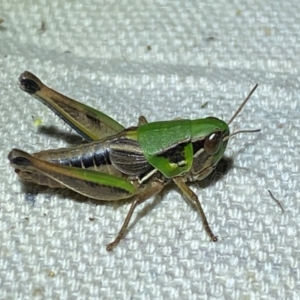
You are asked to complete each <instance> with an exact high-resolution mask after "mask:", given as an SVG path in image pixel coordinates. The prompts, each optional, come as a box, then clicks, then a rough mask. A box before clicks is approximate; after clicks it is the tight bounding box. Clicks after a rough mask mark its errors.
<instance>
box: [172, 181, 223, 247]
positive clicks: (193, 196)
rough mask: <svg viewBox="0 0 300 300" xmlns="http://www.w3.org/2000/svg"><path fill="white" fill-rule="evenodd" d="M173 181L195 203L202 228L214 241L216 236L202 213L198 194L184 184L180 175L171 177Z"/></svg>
mask: <svg viewBox="0 0 300 300" xmlns="http://www.w3.org/2000/svg"><path fill="white" fill-rule="evenodd" d="M173 181H174V182H175V183H176V185H177V186H178V187H179V188H180V190H181V191H182V192H183V194H184V195H185V196H186V197H187V198H188V199H189V200H190V201H192V202H194V203H195V205H196V207H197V209H198V211H199V213H200V216H201V219H202V223H203V226H204V229H205V231H206V233H207V234H208V235H209V237H210V238H211V240H212V241H213V242H216V241H217V240H218V238H217V237H216V236H215V235H214V234H213V232H212V230H211V229H210V227H209V225H208V222H207V219H206V216H205V214H204V211H203V209H202V206H201V203H200V201H199V199H198V196H197V195H196V194H195V193H194V192H193V191H192V190H191V189H190V188H189V187H188V186H187V185H186V183H185V181H184V180H183V178H181V177H175V178H173Z"/></svg>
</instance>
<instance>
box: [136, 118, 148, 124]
mask: <svg viewBox="0 0 300 300" xmlns="http://www.w3.org/2000/svg"><path fill="white" fill-rule="evenodd" d="M147 123H148V121H147V119H146V118H145V117H144V116H140V117H139V122H138V126H141V125H144V124H147Z"/></svg>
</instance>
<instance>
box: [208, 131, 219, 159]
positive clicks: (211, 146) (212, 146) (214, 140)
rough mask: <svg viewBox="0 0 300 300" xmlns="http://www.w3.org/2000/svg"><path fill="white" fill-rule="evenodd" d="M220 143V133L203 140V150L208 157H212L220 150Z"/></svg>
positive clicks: (217, 132)
mask: <svg viewBox="0 0 300 300" xmlns="http://www.w3.org/2000/svg"><path fill="white" fill-rule="evenodd" d="M221 143H222V132H221V131H216V132H214V133H212V134H210V135H209V136H207V137H206V138H205V141H204V150H205V151H206V152H207V154H209V155H214V154H215V153H217V152H218V151H219V149H220V146H221Z"/></svg>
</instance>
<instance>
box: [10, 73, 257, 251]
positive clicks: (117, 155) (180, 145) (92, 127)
mask: <svg viewBox="0 0 300 300" xmlns="http://www.w3.org/2000/svg"><path fill="white" fill-rule="evenodd" d="M19 85H20V88H21V89H22V90H23V91H25V92H27V93H28V94H30V95H31V96H33V97H35V98H37V99H38V100H39V101H41V102H42V103H44V104H45V105H47V106H48V107H49V108H50V109H51V110H52V111H54V113H55V114H57V115H58V116H59V117H60V118H61V119H62V120H64V121H65V122H66V123H67V124H68V125H70V126H71V127H72V128H73V129H74V130H75V131H76V132H77V133H78V134H79V135H81V136H82V137H83V138H84V139H85V140H86V141H87V142H88V143H84V144H81V145H78V146H74V147H70V148H64V149H55V150H45V151H41V152H37V153H33V154H28V153H27V152H24V151H22V150H19V149H12V150H11V152H10V153H9V155H8V159H9V161H10V164H11V166H12V167H13V168H14V169H15V172H16V173H17V174H18V175H19V176H20V178H21V180H23V181H28V182H33V183H36V184H39V185H46V186H49V187H52V188H69V189H71V190H73V191H75V192H77V193H79V194H82V195H84V196H86V197H90V198H93V199H97V200H107V201H118V200H121V199H127V198H133V201H132V204H131V206H130V209H129V212H128V213H127V216H126V218H125V220H124V222H123V225H122V227H121V229H120V231H119V233H118V235H117V236H116V238H115V239H114V241H113V242H111V243H110V244H108V245H107V247H106V249H107V250H108V251H111V250H112V249H113V248H114V247H115V246H116V245H117V244H118V243H119V242H120V240H121V239H122V237H123V236H124V234H125V232H126V229H127V227H128V224H129V222H130V219H131V217H132V214H133V212H134V210H135V208H136V207H137V206H138V205H139V204H141V203H142V202H144V201H145V200H147V199H149V198H150V197H152V196H154V195H156V194H158V193H159V192H161V191H162V189H163V188H164V187H165V186H166V185H167V184H169V183H171V182H174V183H175V184H176V185H177V186H178V188H179V189H180V190H181V191H182V193H183V194H184V195H185V196H186V197H187V198H188V199H189V200H190V201H191V203H194V205H195V206H196V208H197V210H198V212H199V214H200V216H201V219H202V223H203V226H204V229H205V231H206V232H207V234H208V236H209V237H210V238H211V240H212V241H214V242H216V241H217V236H215V235H214V234H213V232H212V230H211V229H210V227H209V224H208V221H207V219H206V216H205V214H204V211H203V209H202V206H201V204H200V202H199V199H198V197H197V195H196V194H195V193H194V192H193V191H192V190H191V189H190V188H189V186H188V185H187V183H188V182H195V181H198V180H202V179H204V178H205V177H207V176H208V175H209V174H210V173H211V172H212V171H213V170H214V169H215V167H216V165H217V163H218V162H219V160H220V159H221V158H222V157H223V155H224V152H225V149H226V146H227V143H228V140H229V138H230V137H232V136H233V135H235V134H238V133H241V132H257V131H259V130H242V131H237V132H234V133H232V134H230V133H229V124H230V123H231V122H232V121H233V120H234V119H235V117H236V116H237V115H238V114H239V112H240V111H241V110H242V108H243V106H244V105H245V104H246V102H247V101H248V99H249V98H250V96H251V95H252V93H253V92H254V90H255V89H256V87H257V86H258V85H257V84H256V85H255V86H254V88H253V89H252V90H251V92H250V93H249V95H248V96H247V97H246V99H245V100H244V101H243V103H242V104H241V106H240V107H239V109H238V110H237V112H236V113H235V114H234V115H233V117H232V118H231V119H230V121H229V122H228V124H227V123H226V122H224V121H222V120H220V119H217V118H214V117H207V118H204V119H196V120H188V119H176V120H172V121H160V122H153V123H148V122H147V120H146V118H145V117H143V116H141V117H140V118H139V121H138V124H137V126H133V127H129V128H124V127H123V126H122V125H120V124H119V123H118V122H117V121H115V120H113V119H112V118H110V117H109V116H107V115H105V114H104V113H102V112H100V111H98V110H96V109H94V108H92V107H89V106H87V105H85V104H82V103H80V102H78V101H75V100H73V99H70V98H68V97H66V96H64V95H62V94H60V93H58V92H56V91H54V90H52V89H51V88H49V87H47V86H46V85H44V84H43V83H42V81H41V80H40V79H38V78H37V77H36V76H35V75H33V74H32V73H30V72H27V71H26V72H24V73H23V74H21V75H20V77H19Z"/></svg>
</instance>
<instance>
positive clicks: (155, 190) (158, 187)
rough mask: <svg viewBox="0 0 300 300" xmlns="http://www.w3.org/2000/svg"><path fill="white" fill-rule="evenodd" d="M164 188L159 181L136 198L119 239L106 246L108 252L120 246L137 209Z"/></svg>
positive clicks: (118, 236)
mask: <svg viewBox="0 0 300 300" xmlns="http://www.w3.org/2000/svg"><path fill="white" fill-rule="evenodd" d="M163 187H164V185H163V184H162V183H160V182H158V181H157V182H152V183H151V185H150V187H148V188H146V189H145V190H144V191H143V192H141V193H140V194H138V195H136V196H135V198H134V200H133V202H132V204H131V206H130V209H129V212H128V213H127V216H126V218H125V221H124V223H123V225H122V227H121V229H120V231H119V233H118V235H117V237H116V238H115V240H114V241H113V242H111V243H110V244H108V245H107V246H106V250H107V251H111V250H113V248H115V247H116V246H117V245H118V244H119V242H120V240H121V239H122V238H123V236H124V234H125V231H126V229H127V227H128V224H129V222H130V219H131V217H132V214H133V212H134V210H135V208H136V207H137V206H138V205H139V204H141V203H143V202H144V201H146V200H147V199H149V198H150V197H152V196H154V195H156V194H158V193H159V192H160V191H161V190H162V189H163Z"/></svg>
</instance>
